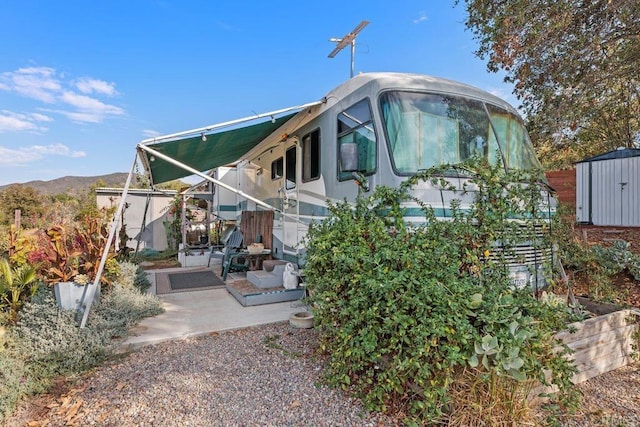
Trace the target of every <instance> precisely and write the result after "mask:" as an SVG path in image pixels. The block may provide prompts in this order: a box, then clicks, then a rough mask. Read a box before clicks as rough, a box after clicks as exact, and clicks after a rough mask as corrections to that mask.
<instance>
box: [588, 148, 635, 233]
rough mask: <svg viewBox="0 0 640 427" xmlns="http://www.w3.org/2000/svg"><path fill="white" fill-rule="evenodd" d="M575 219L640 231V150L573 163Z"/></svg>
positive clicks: (618, 150) (623, 150)
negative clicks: (574, 167) (638, 229)
mask: <svg viewBox="0 0 640 427" xmlns="http://www.w3.org/2000/svg"><path fill="white" fill-rule="evenodd" d="M576 219H577V221H578V222H579V223H583V224H592V225H604V226H625V227H640V149H638V148H619V149H617V150H614V151H609V152H608V153H604V154H600V155H598V156H595V157H591V158H589V159H585V160H583V161H581V162H578V163H576Z"/></svg>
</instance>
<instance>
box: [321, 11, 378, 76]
mask: <svg viewBox="0 0 640 427" xmlns="http://www.w3.org/2000/svg"><path fill="white" fill-rule="evenodd" d="M368 24H369V21H366V20H365V21H362V22H361V23H359V24H358V26H357V27H355V28H354V29H353V31H351V32H350V33H347V34H346V35H345V36H344V37H342V38H341V39H338V38H330V39H329V41H330V42H334V43H337V45H336V48H335V49H333V51H332V52H331V53H330V54H329V58H333V57H334V56H336V55H337V54H338V52H340V51H341V50H342V49H344V48H345V47H347V45H348V44H351V77H353V66H354V63H355V58H354V57H355V54H356V36H357V35H358V33H359V32H360V31H362V30H363V29H364V27H366V26H367V25H368Z"/></svg>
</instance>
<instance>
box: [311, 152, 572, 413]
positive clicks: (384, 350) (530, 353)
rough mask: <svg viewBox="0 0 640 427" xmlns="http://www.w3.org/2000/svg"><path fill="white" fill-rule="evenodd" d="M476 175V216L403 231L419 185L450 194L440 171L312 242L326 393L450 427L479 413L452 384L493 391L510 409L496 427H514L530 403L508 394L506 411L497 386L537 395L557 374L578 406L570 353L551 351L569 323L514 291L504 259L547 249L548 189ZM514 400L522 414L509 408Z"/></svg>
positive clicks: (456, 215) (343, 216) (484, 168)
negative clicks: (544, 209) (339, 390)
mask: <svg viewBox="0 0 640 427" xmlns="http://www.w3.org/2000/svg"><path fill="white" fill-rule="evenodd" d="M470 167H474V170H476V172H475V173H474V174H473V175H472V176H473V183H474V184H475V187H474V188H473V190H474V191H475V202H474V203H473V205H472V207H471V209H470V210H468V211H463V210H462V209H460V206H459V203H458V202H454V203H452V205H451V212H452V215H451V218H450V220H448V221H439V220H437V219H436V217H435V214H434V212H433V210H432V209H430V208H429V207H427V206H423V210H424V214H425V221H426V224H428V226H418V225H412V224H407V223H405V222H404V221H403V213H404V208H403V203H404V202H406V201H407V200H408V199H411V198H412V196H411V192H410V190H411V186H412V185H414V184H415V183H416V182H418V180H420V179H430V180H432V182H433V183H434V184H439V185H441V187H443V188H447V189H448V191H453V189H452V188H451V187H450V186H448V185H447V184H446V182H444V181H442V180H439V179H435V180H434V179H433V178H432V177H433V176H434V175H435V174H436V173H438V172H440V171H437V170H434V171H429V172H426V173H425V174H423V175H421V176H419V177H416V178H415V179H414V180H412V181H410V182H408V183H407V184H406V185H403V186H401V187H400V188H399V189H389V188H386V187H378V188H377V189H376V190H375V192H374V193H373V194H372V195H371V196H369V197H363V196H361V197H359V198H358V200H357V201H356V204H355V206H353V205H351V204H349V203H347V202H341V203H336V204H330V206H329V210H330V216H329V218H328V219H327V220H325V221H324V222H322V223H320V224H314V225H312V227H311V228H310V231H309V242H308V252H307V262H306V265H305V274H306V282H307V283H308V288H309V292H310V295H311V296H310V303H311V305H312V310H313V311H314V315H315V318H316V321H317V325H318V326H319V328H320V329H321V337H322V343H321V348H322V349H324V350H326V351H327V352H328V354H329V356H330V359H329V360H330V361H329V364H328V372H327V378H328V381H329V383H330V384H333V385H335V386H340V387H343V388H345V389H347V388H352V389H353V390H355V392H356V393H357V394H358V395H360V396H361V397H362V398H363V399H364V402H365V404H366V405H367V407H368V408H369V409H372V410H379V411H396V412H399V413H403V414H405V415H406V416H407V421H408V422H417V423H433V422H442V421H443V420H445V419H447V417H450V416H452V415H453V414H451V413H450V412H449V410H448V409H447V408H456V411H457V412H458V413H457V414H456V415H460V408H461V407H462V408H466V410H467V411H470V413H473V411H475V410H477V408H474V407H473V405H468V406H465V405H464V404H463V402H460V401H459V400H457V401H456V400H455V399H457V397H456V396H460V395H461V394H460V393H453V391H454V388H453V385H454V383H458V384H456V386H459V385H460V382H467V383H469V381H470V380H469V378H472V379H473V381H472V382H473V383H479V384H481V385H483V386H484V388H485V390H489V391H491V390H493V392H492V397H494V398H495V399H497V401H494V402H493V405H495V406H496V407H497V406H499V405H502V406H501V411H496V413H492V415H491V417H492V418H491V419H492V421H496V420H497V419H496V418H495V416H497V414H498V412H500V413H502V416H504V418H503V420H505V421H509V422H514V421H517V420H518V419H522V418H518V417H524V414H525V413H526V411H521V409H522V407H526V400H525V399H524V397H526V393H520V394H517V393H515V394H514V393H506V392H505V393H502V400H500V396H501V394H500V393H498V392H496V391H495V387H494V386H493V385H496V384H497V385H498V386H501V387H502V388H503V391H504V390H505V388H506V387H507V386H508V387H515V388H516V389H517V388H519V389H520V390H524V389H526V390H528V389H530V387H531V384H532V382H533V381H534V380H535V381H540V382H543V383H547V380H546V377H545V371H547V370H549V371H550V372H552V376H551V377H552V381H553V383H554V384H556V385H557V386H559V389H560V393H561V396H563V397H565V398H566V399H567V401H568V402H571V401H572V399H573V397H574V396H573V395H572V394H571V387H572V384H571V382H570V377H571V374H572V373H573V371H574V369H573V367H572V365H571V364H570V362H568V361H567V360H566V359H565V358H564V357H563V354H564V353H565V352H566V351H567V350H566V348H565V350H563V351H559V352H556V351H554V348H557V346H558V345H559V343H558V342H556V340H555V339H554V338H553V334H554V333H555V332H556V331H558V330H559V329H561V328H562V327H563V325H564V321H565V320H566V319H565V318H566V316H567V311H566V310H557V309H554V308H552V307H550V306H548V305H545V304H543V303H542V302H540V301H538V300H536V299H535V298H534V296H533V295H532V293H531V290H529V289H522V290H518V289H514V288H513V284H512V282H511V278H510V277H509V274H508V270H507V267H506V265H505V263H504V262H503V258H502V256H506V254H508V253H510V252H512V249H513V245H515V244H517V243H518V242H521V241H528V242H529V243H530V244H532V245H534V246H536V247H539V248H543V247H544V246H545V245H547V247H548V245H549V242H548V241H546V242H545V241H543V240H540V239H541V238H540V230H541V229H545V228H548V226H547V221H546V220H545V219H543V218H542V217H541V216H540V215H537V214H536V211H535V209H537V207H539V206H540V205H541V199H540V194H541V193H540V191H539V187H537V185H536V184H535V182H534V180H533V179H532V178H531V177H530V180H529V181H527V182H524V183H522V184H516V185H507V184H506V183H507V182H519V181H518V180H521V179H524V178H526V177H525V176H524V175H519V176H507V177H505V176H502V175H500V171H499V169H498V168H493V167H489V166H488V165H486V164H480V165H471V166H470ZM469 188H471V186H470V187H469ZM532 213H533V214H532ZM513 218H519V219H520V220H519V221H513ZM498 241H499V242H501V243H502V245H503V248H501V250H500V251H498V250H497V249H496V242H498ZM560 347H561V348H562V346H560ZM470 373H471V374H472V375H471V376H470ZM496 378H500V381H496V380H495V379H496ZM492 384H493V385H492ZM492 387H493V389H492ZM477 388H478V387H477V386H476V389H477ZM514 396H519V399H520V400H519V401H518V402H516V403H517V404H514V402H513V401H510V400H509V399H512V398H514ZM523 396H524V397H523ZM507 397H509V399H507Z"/></svg>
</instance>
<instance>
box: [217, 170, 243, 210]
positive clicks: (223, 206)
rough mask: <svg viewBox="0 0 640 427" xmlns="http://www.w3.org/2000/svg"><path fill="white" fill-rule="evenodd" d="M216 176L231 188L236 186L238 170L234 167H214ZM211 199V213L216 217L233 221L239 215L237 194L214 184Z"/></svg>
mask: <svg viewBox="0 0 640 427" xmlns="http://www.w3.org/2000/svg"><path fill="white" fill-rule="evenodd" d="M216 174H217V175H216V178H217V179H219V180H220V181H222V182H224V183H225V184H227V185H230V186H231V187H233V188H237V187H238V172H237V170H236V168H235V167H220V168H217V169H216ZM213 197H214V201H213V214H214V215H215V217H216V218H221V219H224V220H228V221H235V220H236V217H237V216H238V215H239V213H238V212H239V211H238V206H237V205H238V200H237V198H238V196H237V195H236V193H234V192H233V191H231V190H227V189H226V188H224V187H220V186H219V185H217V186H216V192H215V194H214V196H213Z"/></svg>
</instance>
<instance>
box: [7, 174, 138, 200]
mask: <svg viewBox="0 0 640 427" xmlns="http://www.w3.org/2000/svg"><path fill="white" fill-rule="evenodd" d="M127 175H128V174H127V173H125V172H116V173H112V174H109V175H100V176H65V177H62V178H57V179H52V180H51V181H29V182H24V183H20V185H24V186H27V187H33V188H34V189H36V190H37V191H38V192H40V193H41V194H46V195H56V194H76V195H77V194H80V193H83V192H85V191H87V190H89V188H91V186H92V185H94V184H95V183H96V182H97V181H102V182H103V183H104V185H102V184H101V186H105V187H122V186H124V184H125V182H126V181H127ZM9 185H13V184H9ZM9 185H2V186H0V191H3V190H4V189H5V188H7V187H8V186H9Z"/></svg>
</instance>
